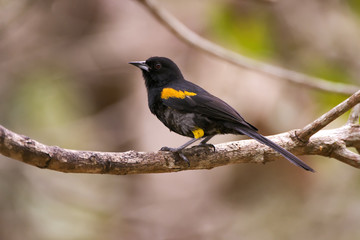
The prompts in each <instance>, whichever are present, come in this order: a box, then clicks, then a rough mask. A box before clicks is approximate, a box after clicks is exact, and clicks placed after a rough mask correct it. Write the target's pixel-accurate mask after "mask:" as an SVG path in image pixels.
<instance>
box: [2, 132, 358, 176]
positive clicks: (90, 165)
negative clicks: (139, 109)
mask: <svg viewBox="0 0 360 240" xmlns="http://www.w3.org/2000/svg"><path fill="white" fill-rule="evenodd" d="M294 134H295V131H291V132H289V133H283V134H278V135H274V136H271V137H269V138H270V139H271V140H273V141H274V142H275V143H277V144H279V145H281V146H282V147H284V148H286V149H287V150H289V151H291V152H293V153H294V154H297V155H304V154H309V155H322V156H327V157H335V158H337V159H339V160H341V161H343V162H345V163H347V164H350V165H352V166H355V167H358V168H360V165H359V163H358V162H356V161H358V157H355V155H351V154H349V153H348V152H345V151H343V152H340V151H339V150H336V151H334V149H338V148H339V147H338V144H339V142H343V143H345V144H346V146H349V147H351V146H353V147H357V146H359V145H360V126H359V125H345V126H344V127H342V128H338V129H333V130H323V131H320V132H318V133H317V134H315V135H314V136H313V137H312V138H311V140H310V141H309V142H308V143H306V144H301V143H299V142H298V141H295V142H294V141H292V139H294ZM215 147H216V151H215V152H214V151H212V150H211V149H207V148H203V147H193V148H190V149H186V150H185V152H184V153H185V155H186V156H187V157H188V159H189V161H190V163H191V166H190V167H188V166H187V164H186V163H185V162H184V161H181V160H179V159H177V158H176V155H173V154H172V153H169V152H150V153H145V152H136V151H128V152H121V153H120V152H119V153H115V152H92V151H76V150H68V149H62V148H59V147H56V146H47V145H44V144H42V143H39V142H37V141H35V140H32V139H30V138H28V137H26V136H22V135H19V134H16V133H14V132H11V131H10V130H8V129H6V128H4V127H3V126H1V125H0V153H1V154H2V155H5V156H7V157H10V158H13V159H16V160H19V161H21V162H24V163H27V164H30V165H33V166H36V167H39V168H45V169H51V170H55V171H60V172H67V173H97V174H118V175H125V174H140V173H162V172H177V171H182V170H194V169H211V168H214V167H218V166H224V165H229V164H236V163H251V162H252V163H266V162H269V161H274V160H277V159H283V158H282V157H280V155H279V154H278V153H276V152H275V151H273V150H272V149H271V148H269V147H266V146H264V145H262V144H260V143H258V142H256V141H255V140H243V141H237V142H230V143H224V144H218V145H216V146H215ZM354 154H355V153H354Z"/></svg>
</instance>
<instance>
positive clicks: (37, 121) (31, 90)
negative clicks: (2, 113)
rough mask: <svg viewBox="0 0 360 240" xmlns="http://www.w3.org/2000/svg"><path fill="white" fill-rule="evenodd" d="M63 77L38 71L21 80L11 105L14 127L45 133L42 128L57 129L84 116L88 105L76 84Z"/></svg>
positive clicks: (10, 115)
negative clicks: (83, 100)
mask: <svg viewBox="0 0 360 240" xmlns="http://www.w3.org/2000/svg"><path fill="white" fill-rule="evenodd" d="M62 75H63V74H59V73H58V72H54V71H49V70H34V71H32V72H31V73H29V74H27V75H26V76H24V77H23V78H22V79H20V80H19V84H17V85H16V87H15V88H16V89H15V90H14V93H15V94H14V95H13V96H12V98H11V99H10V103H9V104H10V107H9V113H8V121H9V122H10V123H11V125H14V126H15V127H17V128H21V129H32V131H33V132H36V131H38V130H40V132H41V129H44V128H48V127H49V128H53V127H56V126H58V125H61V124H64V123H66V122H69V121H72V120H74V119H76V118H78V117H79V116H81V115H82V114H83V112H84V109H86V107H87V105H86V104H84V103H83V102H82V98H81V97H79V92H77V91H76V89H75V86H74V84H72V83H71V81H70V80H67V79H65V78H64V76H62ZM24 125H25V126H24Z"/></svg>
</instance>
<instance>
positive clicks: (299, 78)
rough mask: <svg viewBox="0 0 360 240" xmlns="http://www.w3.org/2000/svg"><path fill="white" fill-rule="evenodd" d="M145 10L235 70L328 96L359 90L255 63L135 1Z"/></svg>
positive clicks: (146, 0)
mask: <svg viewBox="0 0 360 240" xmlns="http://www.w3.org/2000/svg"><path fill="white" fill-rule="evenodd" d="M137 1H138V2H139V3H141V4H142V5H144V6H145V8H146V9H147V10H148V11H149V13H150V14H151V15H152V16H154V17H155V18H156V19H157V20H159V22H160V23H161V24H162V25H164V26H165V27H166V28H167V29H169V30H170V31H171V32H172V33H173V34H174V35H175V36H177V37H178V38H179V39H180V40H182V41H183V42H185V43H186V44H188V45H191V46H193V47H195V48H197V49H199V50H201V51H203V52H205V53H208V54H210V55H212V56H215V57H217V58H220V59H222V60H225V61H227V62H229V63H231V64H234V65H236V66H240V67H243V68H246V69H251V70H255V71H258V72H262V73H264V74H267V75H269V76H272V77H278V78H280V79H284V80H287V81H288V82H290V83H294V84H298V85H301V86H304V87H308V88H313V89H316V90H320V91H325V92H332V93H338V94H345V95H350V94H353V93H355V92H356V91H357V90H358V89H359V86H355V85H350V84H343V83H333V82H329V81H326V80H324V79H321V78H317V77H312V76H308V75H306V74H302V73H298V72H295V71H291V70H287V69H284V68H281V67H276V66H273V65H270V64H266V63H263V62H259V61H256V60H253V59H251V58H247V57H245V56H243V55H240V54H238V53H235V52H232V51H230V50H227V49H225V48H223V47H221V46H219V45H216V44H215V43H212V42H210V41H209V40H207V39H205V38H202V37H201V36H199V35H198V34H196V33H195V32H193V31H191V30H190V29H189V28H187V27H186V26H185V25H184V24H183V23H181V22H180V21H179V20H178V19H176V18H175V17H174V16H173V15H172V14H171V13H169V12H168V11H167V10H165V9H164V8H162V7H161V6H160V5H159V4H158V3H157V2H156V1H155V0H137Z"/></svg>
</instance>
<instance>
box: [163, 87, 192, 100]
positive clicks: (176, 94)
mask: <svg viewBox="0 0 360 240" xmlns="http://www.w3.org/2000/svg"><path fill="white" fill-rule="evenodd" d="M195 95H196V93H194V92H188V91H181V90H175V89H173V88H164V89H163V90H162V91H161V98H162V99H169V98H180V99H184V98H185V97H186V96H195Z"/></svg>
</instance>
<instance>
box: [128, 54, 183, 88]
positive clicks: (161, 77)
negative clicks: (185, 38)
mask: <svg viewBox="0 0 360 240" xmlns="http://www.w3.org/2000/svg"><path fill="white" fill-rule="evenodd" d="M129 63H130V64H132V65H134V66H136V67H138V68H140V69H141V71H142V73H143V76H144V79H145V84H146V86H147V87H161V86H164V85H166V84H167V83H169V82H172V81H176V80H178V79H183V75H182V74H181V71H180V69H179V68H178V66H176V64H175V63H174V62H173V61H171V60H170V59H169V58H165V57H151V58H149V59H147V60H146V61H135V62H129Z"/></svg>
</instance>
